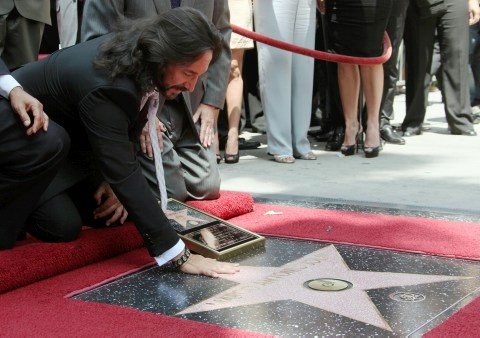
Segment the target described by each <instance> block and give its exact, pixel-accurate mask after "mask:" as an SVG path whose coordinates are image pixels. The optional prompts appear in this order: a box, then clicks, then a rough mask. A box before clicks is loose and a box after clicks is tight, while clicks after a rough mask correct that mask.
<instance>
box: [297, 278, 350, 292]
mask: <svg viewBox="0 0 480 338" xmlns="http://www.w3.org/2000/svg"><path fill="white" fill-rule="evenodd" d="M304 285H305V286H306V287H308V288H309V289H312V290H315V291H343V290H347V289H350V288H351V287H353V284H352V283H350V282H347V281H346V280H341V279H335V278H318V279H313V280H310V281H307V282H305V284H304Z"/></svg>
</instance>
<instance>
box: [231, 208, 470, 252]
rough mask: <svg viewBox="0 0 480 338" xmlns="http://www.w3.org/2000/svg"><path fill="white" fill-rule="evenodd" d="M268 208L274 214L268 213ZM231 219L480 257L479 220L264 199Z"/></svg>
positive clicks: (333, 238) (303, 234)
mask: <svg viewBox="0 0 480 338" xmlns="http://www.w3.org/2000/svg"><path fill="white" fill-rule="evenodd" d="M269 211H273V214H270V215H268V214H267V215H265V213H268V212H269ZM277 212H280V213H281V214H275V213H277ZM230 221H231V222H233V223H234V224H236V225H239V226H241V227H243V228H245V229H248V230H250V231H253V232H256V233H259V234H263V235H273V236H281V237H290V238H302V239H313V240H320V241H326V242H331V243H344V244H355V245H362V246H368V247H373V248H386V249H393V250H398V251H407V252H415V253H425V254H430V255H435V256H444V257H454V258H465V259H473V260H480V224H475V223H465V222H451V221H439V220H434V219H429V218H416V217H405V216H391V215H376V214H363V213H356V212H345V211H335V210H319V209H303V208H295V207H285V206H278V205H265V204H255V211H254V212H251V213H248V214H245V215H242V216H239V217H236V218H234V219H232V220H230Z"/></svg>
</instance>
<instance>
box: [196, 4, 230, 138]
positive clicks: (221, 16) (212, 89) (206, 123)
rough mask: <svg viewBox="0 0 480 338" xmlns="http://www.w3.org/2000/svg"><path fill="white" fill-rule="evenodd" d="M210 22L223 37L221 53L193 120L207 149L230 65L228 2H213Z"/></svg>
mask: <svg viewBox="0 0 480 338" xmlns="http://www.w3.org/2000/svg"><path fill="white" fill-rule="evenodd" d="M212 22H213V24H214V25H215V27H217V29H218V30H219V31H220V33H221V34H222V36H223V51H222V54H221V55H220V57H219V59H218V60H217V62H215V63H214V64H212V65H210V67H209V68H208V73H207V74H208V75H207V78H208V82H207V87H206V89H205V93H204V95H203V98H202V103H201V104H200V105H199V107H198V108H197V109H196V111H195V112H194V115H193V120H194V121H195V122H196V121H198V119H200V142H201V143H202V144H203V145H204V146H205V147H208V146H210V145H211V144H212V142H213V137H214V134H215V129H216V125H215V124H216V122H215V121H217V118H218V114H219V112H220V108H222V107H223V105H224V103H225V95H226V92H227V86H228V79H229V76H230V64H231V62H232V54H231V52H230V35H231V34H232V28H231V27H230V12H229V9H228V0H221V1H215V6H214V9H213V16H212Z"/></svg>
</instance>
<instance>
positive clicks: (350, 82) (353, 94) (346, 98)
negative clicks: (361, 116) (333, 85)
mask: <svg viewBox="0 0 480 338" xmlns="http://www.w3.org/2000/svg"><path fill="white" fill-rule="evenodd" d="M338 85H339V89H340V97H341V99H342V107H343V113H344V117H345V138H344V140H343V145H342V148H343V146H352V145H355V144H356V142H357V135H358V133H359V129H360V126H359V122H358V114H357V111H358V97H359V92H360V72H359V69H358V66H357V65H351V64H346V63H339V64H338Z"/></svg>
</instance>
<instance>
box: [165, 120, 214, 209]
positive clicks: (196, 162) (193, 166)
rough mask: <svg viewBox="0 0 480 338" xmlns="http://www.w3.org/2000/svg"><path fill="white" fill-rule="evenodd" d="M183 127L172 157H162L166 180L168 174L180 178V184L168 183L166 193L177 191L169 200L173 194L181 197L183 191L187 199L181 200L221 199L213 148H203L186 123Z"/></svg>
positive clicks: (168, 177)
mask: <svg viewBox="0 0 480 338" xmlns="http://www.w3.org/2000/svg"><path fill="white" fill-rule="evenodd" d="M184 126H185V128H184V129H183V132H182V134H181V137H180V139H179V140H178V141H177V143H176V144H175V147H174V149H173V151H171V152H170V154H171V155H173V156H172V157H170V156H169V157H163V156H162V158H163V159H164V170H165V177H166V178H167V179H170V176H169V175H170V173H172V174H173V176H174V177H178V176H179V175H182V181H181V182H176V183H174V182H170V183H169V182H167V189H171V190H172V191H173V189H172V188H170V187H171V186H172V185H175V186H176V187H177V188H176V191H177V192H172V197H174V196H175V195H173V194H176V195H180V193H181V194H183V193H184V192H183V191H185V192H186V194H187V196H186V197H185V198H183V200H186V199H194V200H212V199H217V198H218V197H219V196H220V172H219V170H218V165H217V162H216V156H215V152H214V151H213V149H212V147H209V148H205V147H203V146H202V145H201V144H200V142H199V141H198V137H197V136H196V134H195V133H194V132H193V130H192V128H191V127H190V125H189V123H188V122H187V121H184ZM165 150H166V149H165ZM179 164H180V165H179ZM184 189H185V190H184ZM169 195H170V194H169ZM178 197H181V196H178ZM174 198H176V197H174ZM176 199H178V198H176Z"/></svg>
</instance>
